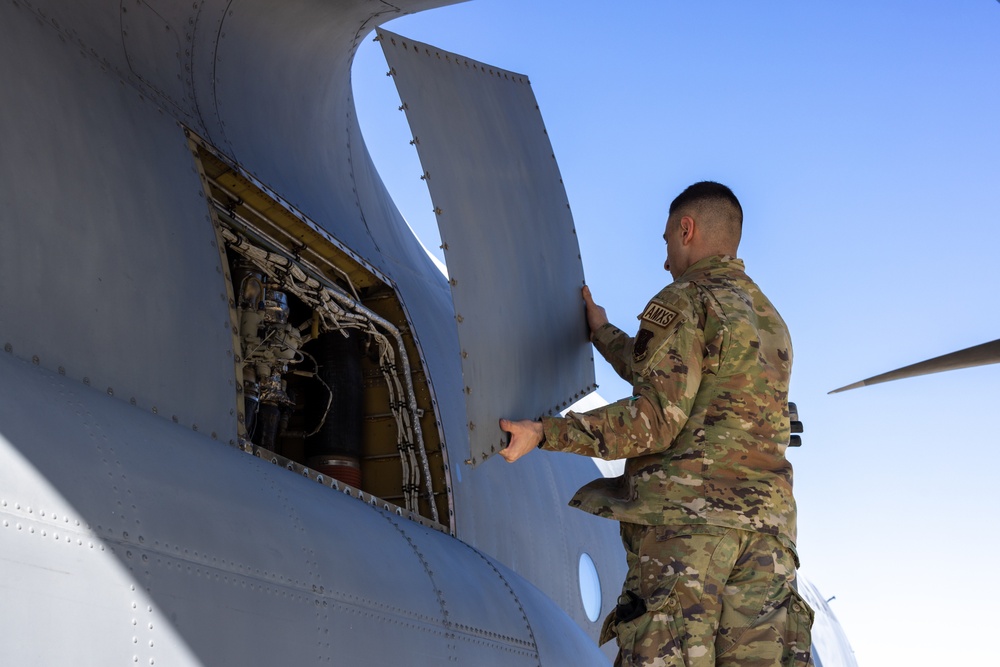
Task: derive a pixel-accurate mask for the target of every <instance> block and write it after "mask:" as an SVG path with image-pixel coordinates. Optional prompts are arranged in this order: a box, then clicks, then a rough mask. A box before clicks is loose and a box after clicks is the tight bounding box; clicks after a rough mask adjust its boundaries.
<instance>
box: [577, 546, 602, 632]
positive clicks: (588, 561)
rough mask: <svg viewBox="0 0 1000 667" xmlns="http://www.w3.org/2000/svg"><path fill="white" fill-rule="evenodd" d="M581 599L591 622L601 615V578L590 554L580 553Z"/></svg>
mask: <svg viewBox="0 0 1000 667" xmlns="http://www.w3.org/2000/svg"><path fill="white" fill-rule="evenodd" d="M580 599H581V600H582V601H583V610H584V612H586V614H587V618H589V619H590V621H591V623H593V622H594V621H596V620H597V619H598V618H599V617H600V615H601V579H600V577H598V576H597V567H596V566H595V565H594V559H592V558H591V557H590V554H587V553H582V554H580Z"/></svg>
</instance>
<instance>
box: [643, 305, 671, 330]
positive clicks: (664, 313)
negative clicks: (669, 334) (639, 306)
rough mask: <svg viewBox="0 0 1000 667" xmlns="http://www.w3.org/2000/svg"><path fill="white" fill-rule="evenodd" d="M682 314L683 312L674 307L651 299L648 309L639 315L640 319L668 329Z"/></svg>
mask: <svg viewBox="0 0 1000 667" xmlns="http://www.w3.org/2000/svg"><path fill="white" fill-rule="evenodd" d="M680 316H681V314H680V313H679V312H677V311H676V310H674V309H673V308H668V307H667V306H664V305H663V304H661V303H656V302H655V301H651V302H650V303H649V305H648V306H646V310H644V311H642V315H640V316H639V319H640V320H643V321H645V322H649V323H650V324H655V325H656V326H658V327H662V328H664V329H666V328H667V327H669V326H670V325H671V324H673V323H674V322H676V321H677V318H679V317H680Z"/></svg>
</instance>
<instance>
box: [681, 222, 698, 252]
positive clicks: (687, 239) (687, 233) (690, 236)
mask: <svg viewBox="0 0 1000 667" xmlns="http://www.w3.org/2000/svg"><path fill="white" fill-rule="evenodd" d="M679 224H680V226H681V242H682V243H683V244H684V245H689V244H690V243H691V241H693V240H694V232H695V227H696V226H697V224H698V223H697V222H695V219H694V218H692V217H691V216H690V215H685V216H684V217H682V218H681V221H680V223H679Z"/></svg>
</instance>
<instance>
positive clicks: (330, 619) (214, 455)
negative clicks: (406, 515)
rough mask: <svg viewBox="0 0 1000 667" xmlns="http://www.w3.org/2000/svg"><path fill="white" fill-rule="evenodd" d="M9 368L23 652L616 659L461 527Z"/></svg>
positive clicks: (8, 557) (2, 524)
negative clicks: (52, 638)
mask: <svg viewBox="0 0 1000 667" xmlns="http://www.w3.org/2000/svg"><path fill="white" fill-rule="evenodd" d="M0 374H2V377H3V378H4V379H5V381H4V382H3V383H2V384H0V425H2V426H0V552H2V553H3V554H4V560H5V567H4V568H3V569H2V570H0V586H2V588H3V589H4V591H5V596H4V601H3V604H0V623H2V624H3V626H4V627H5V628H6V629H7V630H8V632H9V633H10V635H11V636H16V637H20V638H22V639H21V640H20V641H19V642H10V643H7V644H5V645H4V646H3V647H0V655H3V657H4V664H56V663H58V662H59V661H60V660H62V659H66V660H69V661H70V662H72V663H73V664H94V665H99V664H100V665H104V664H126V663H127V664H131V663H132V659H133V657H136V658H138V659H139V660H140V661H141V663H142V664H172V665H188V664H206V665H228V664H233V665H236V664H328V663H329V664H365V665H382V664H384V665H389V664H399V663H400V661H401V660H406V661H407V662H408V664H427V665H438V664H450V663H457V664H497V665H500V664H503V665H539V664H566V665H575V664H600V662H602V660H603V656H601V654H600V652H599V651H598V650H597V648H596V647H595V646H593V644H592V643H591V642H590V641H589V640H588V639H587V638H586V636H585V635H584V634H583V632H582V631H581V630H580V629H579V628H578V627H577V626H576V625H575V624H574V623H573V622H572V621H571V620H570V619H569V618H568V617H566V616H565V615H564V614H562V613H561V612H559V611H558V609H557V608H556V607H555V605H554V604H553V603H552V602H551V601H549V600H548V599H547V598H546V597H545V596H544V595H542V594H541V593H540V592H539V591H538V590H537V589H535V588H534V587H532V586H531V585H530V584H528V583H527V582H525V581H524V580H523V579H522V578H521V577H520V576H518V575H517V574H515V573H514V572H512V571H510V570H508V569H507V568H505V567H504V566H502V565H500V564H499V563H496V562H495V561H493V560H492V559H490V558H489V557H487V556H485V555H484V554H482V553H481V552H478V551H476V550H474V549H472V548H470V547H468V546H467V545H464V544H462V543H461V542H458V541H457V540H455V539H454V538H451V537H449V536H447V535H443V534H441V533H439V532H437V531H434V530H430V529H427V528H424V527H422V526H419V525H418V524H416V523H413V522H411V521H408V520H406V519H403V518H401V517H397V516H395V515H394V514H392V513H389V512H383V511H381V510H378V509H375V508H372V507H371V506H370V505H368V504H367V503H364V502H362V501H359V500H357V499H355V498H351V497H349V496H346V495H344V494H339V493H332V492H330V491H329V490H328V489H326V488H325V487H324V486H322V485H320V484H317V483H315V482H313V481H311V480H309V479H307V478H304V477H301V476H299V475H296V474H294V473H291V472H289V471H286V470H284V469H282V468H279V467H277V466H273V465H271V464H270V463H267V462H265V461H262V460H260V459H257V458H255V457H252V456H247V455H245V454H243V453H241V452H239V451H238V450H236V449H233V448H231V447H228V446H226V445H223V444H221V443H218V442H214V441H212V440H211V439H210V438H208V437H206V436H204V435H201V434H197V433H194V432H192V431H190V430H189V429H185V428H183V427H180V426H178V425H175V424H172V423H170V422H168V421H165V420H162V419H159V418H157V417H155V416H154V415H152V414H149V413H146V412H145V411H142V410H139V409H136V408H134V407H132V406H129V405H127V404H125V403H123V402H121V401H118V400H115V399H114V398H111V397H108V396H106V395H104V394H103V393H101V392H97V391H94V390H93V389H91V388H88V387H85V386H83V385H81V384H79V383H77V382H75V381H73V380H70V379H68V378H65V377H62V376H59V375H58V374H56V373H52V372H50V371H46V370H44V369H40V368H37V367H35V366H33V365H31V364H30V363H28V362H24V361H21V360H17V359H15V358H14V357H13V356H12V355H9V354H0ZM179 491H182V492H179ZM42 627H53V628H60V629H61V630H60V632H68V633H70V635H71V636H72V637H73V638H74V640H73V641H72V642H66V641H59V642H45V641H43V637H42V635H41V634H40V633H39V632H38V629H39V628H42ZM262 630H263V631H262ZM93 638H100V639H99V641H94V640H93ZM588 647H589V648H588ZM556 651H558V652H556ZM81 654H82V655H84V658H83V659H82V660H81V659H79V656H80V655H81ZM74 656H75V657H74ZM413 656H418V657H417V658H414V657H413ZM71 658H72V659H71ZM151 660H152V661H154V662H152V663H151V662H150V661H151Z"/></svg>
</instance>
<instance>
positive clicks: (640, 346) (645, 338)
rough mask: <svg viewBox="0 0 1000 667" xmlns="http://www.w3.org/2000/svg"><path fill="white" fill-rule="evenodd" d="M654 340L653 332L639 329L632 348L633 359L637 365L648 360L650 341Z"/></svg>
mask: <svg viewBox="0 0 1000 667" xmlns="http://www.w3.org/2000/svg"><path fill="white" fill-rule="evenodd" d="M652 339H653V332H652V331H650V330H649V329H646V328H642V329H639V333H637V334H636V335H635V344H634V345H633V346H632V359H633V360H635V362H636V363H638V362H640V361H642V360H643V359H645V358H646V351H647V349H648V348H649V341H651V340H652Z"/></svg>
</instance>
